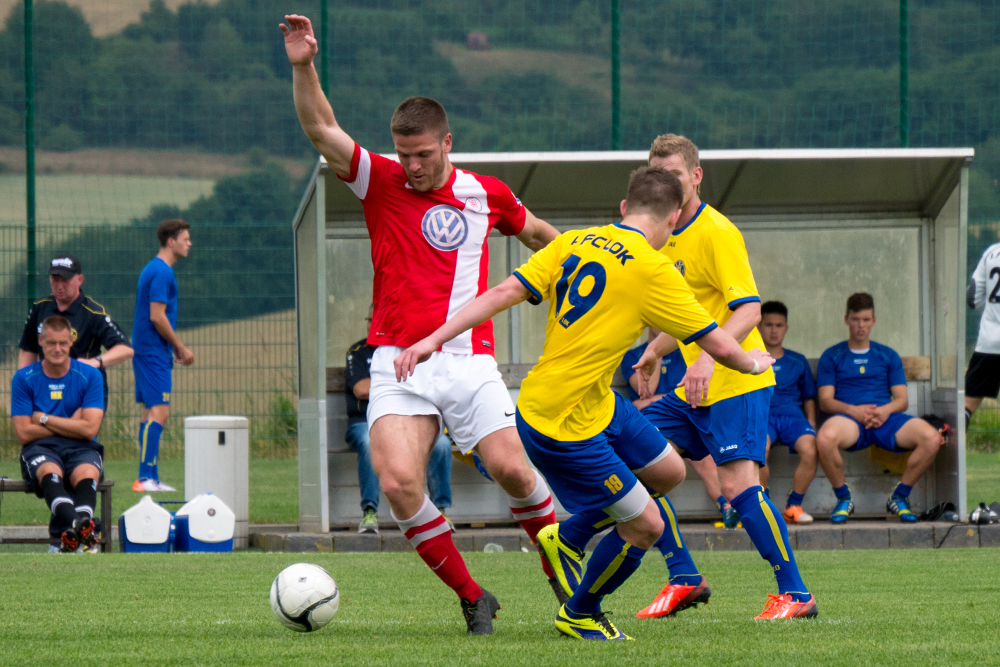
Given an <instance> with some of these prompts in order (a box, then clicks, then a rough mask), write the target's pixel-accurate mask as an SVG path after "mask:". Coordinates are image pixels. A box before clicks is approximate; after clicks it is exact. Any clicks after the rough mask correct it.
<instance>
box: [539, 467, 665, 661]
mask: <svg viewBox="0 0 1000 667" xmlns="http://www.w3.org/2000/svg"><path fill="white" fill-rule="evenodd" d="M606 511H607V513H608V514H609V515H610V516H611V517H612V518H613V519H615V520H616V521H618V526H617V527H616V529H615V530H612V531H610V532H609V533H608V534H607V535H606V536H605V537H604V539H602V540H601V541H600V543H599V544H598V545H597V548H596V549H594V553H593V554H592V555H591V557H590V560H589V561H588V563H587V569H586V570H585V571H584V575H583V580H582V581H581V582H580V585H579V586H578V587H577V589H576V592H575V593H573V597H571V598H570V599H569V601H568V602H567V603H566V604H564V605H563V606H562V607H561V608H560V609H559V613H558V614H557V615H556V622H555V625H556V629H557V630H559V632H561V633H562V634H564V635H567V636H569V637H574V638H577V639H597V640H602V641H608V640H620V639H631V637H629V636H627V635H625V634H624V633H623V632H621V631H620V630H618V629H617V628H616V627H615V626H614V625H613V624H612V623H611V622H610V621H609V620H608V619H607V617H606V616H605V615H604V614H603V613H602V612H601V600H602V599H603V598H604V596H606V595H609V594H610V593H612V592H614V591H615V590H616V589H617V588H618V587H619V586H621V585H622V584H623V583H624V582H625V581H626V580H627V579H628V578H629V576H631V575H632V573H633V572H635V571H636V570H637V569H638V568H639V565H640V563H641V562H642V557H643V555H644V554H645V553H646V549H648V548H649V547H651V546H652V545H653V544H654V543H655V542H656V540H657V539H659V537H660V534H661V533H662V532H663V521H662V520H661V519H660V514H659V511H658V510H657V509H656V506H655V505H654V503H653V501H652V499H651V498H650V497H649V495H648V494H647V493H646V491H645V489H644V488H643V487H642V485H640V484H635V485H634V486H633V487H632V489H631V490H630V491H629V492H628V493H627V494H626V495H625V496H624V497H622V498H621V500H619V501H618V502H616V503H615V504H614V505H612V506H610V507H608V508H606Z"/></svg>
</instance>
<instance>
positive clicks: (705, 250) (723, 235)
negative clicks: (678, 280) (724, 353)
mask: <svg viewBox="0 0 1000 667" xmlns="http://www.w3.org/2000/svg"><path fill="white" fill-rule="evenodd" d="M661 252H662V253H663V254H665V255H666V256H668V257H669V258H670V259H671V261H673V263H674V267H675V268H676V269H677V270H678V271H679V272H680V274H681V275H682V276H684V280H685V281H687V284H688V287H690V288H691V291H692V292H694V296H695V298H696V299H698V303H700V304H701V305H702V306H703V307H704V308H705V310H707V311H708V314H709V315H711V316H712V317H714V318H715V321H716V322H718V323H719V324H720V325H725V323H726V322H727V321H728V320H729V316H730V315H732V312H733V309H735V308H736V307H737V306H739V305H740V304H742V303H746V302H748V301H758V302H759V301H760V294H758V293H757V283H756V282H755V281H754V279H753V271H752V270H751V269H750V259H749V257H747V247H746V243H744V241H743V235H742V234H740V230H738V229H736V225H734V224H733V223H731V222H730V221H729V220H728V219H727V218H726V216H724V215H722V214H721V213H719V212H718V211H716V210H715V209H714V208H712V207H711V206H709V205H708V204H702V205H701V207H700V208H699V209H698V212H697V213H695V215H694V217H693V218H691V220H690V221H689V222H688V223H687V224H685V225H684V226H683V227H678V228H677V229H675V230H674V233H673V234H672V235H671V236H670V240H668V241H667V245H665V246H664V247H663V250H662V251H661ZM668 333H669V332H668ZM742 347H743V349H744V350H748V351H749V350H752V349H753V348H759V349H761V350H763V349H764V339H763V338H761V337H760V332H759V331H757V327H754V328H753V329H752V330H751V331H750V334H749V335H748V336H747V337H746V338H744V339H743V343H742ZM681 354H683V355H684V362H685V363H686V364H687V365H688V366H690V365H691V364H693V363H694V362H695V360H696V359H697V358H698V355H700V354H701V348H699V347H697V346H696V345H689V344H683V343H682V344H681ZM771 386H774V371H772V370H771V369H767V371H765V372H764V373H761V374H760V375H744V374H743V373H740V372H739V371H734V370H732V369H729V368H726V367H725V366H723V365H722V364H719V363H716V364H715V372H714V373H713V374H712V381H711V382H710V383H709V387H708V399H707V400H705V401H703V402H702V405H711V404H712V403H716V402H718V401H721V400H724V399H727V398H732V397H733V396H739V395H741V394H747V393H749V392H751V391H755V390H757V389H763V388H764V387H771ZM677 396H678V397H680V398H681V399H682V400H683V399H684V388H683V387H678V388H677Z"/></svg>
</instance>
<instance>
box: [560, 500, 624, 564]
mask: <svg viewBox="0 0 1000 667" xmlns="http://www.w3.org/2000/svg"><path fill="white" fill-rule="evenodd" d="M614 523H615V520H614V519H612V518H611V517H609V516H608V514H607V512H605V511H604V510H590V511H589V512H580V513H579V514H574V515H573V516H571V517H570V518H568V519H566V520H565V521H562V522H560V524H559V541H560V542H562V543H563V544H565V545H566V546H569V547H573V548H574V549H576V550H577V551H579V552H580V553H583V552H584V551H586V549H587V544H588V543H589V542H590V540H591V538H592V537H594V535H597V534H598V533H599V532H601V531H602V530H604V529H605V528H607V527H608V526H611V525H613V524H614Z"/></svg>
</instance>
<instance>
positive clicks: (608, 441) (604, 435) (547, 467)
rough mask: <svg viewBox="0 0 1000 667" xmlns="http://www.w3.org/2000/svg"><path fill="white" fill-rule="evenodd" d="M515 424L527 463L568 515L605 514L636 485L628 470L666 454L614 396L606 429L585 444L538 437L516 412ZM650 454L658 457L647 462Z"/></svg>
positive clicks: (624, 402) (631, 408) (666, 447)
mask: <svg viewBox="0 0 1000 667" xmlns="http://www.w3.org/2000/svg"><path fill="white" fill-rule="evenodd" d="M516 421H517V433H518V435H519V436H521V442H522V443H523V444H524V450H525V451H526V452H527V454H528V458H530V459H531V462H532V463H534V464H535V466H536V467H537V468H538V470H539V471H540V472H541V473H542V474H543V475H544V476H545V479H546V481H548V483H549V487H550V488H551V489H552V493H554V494H555V496H556V498H558V499H559V502H561V503H562V506H563V507H564V508H566V511H568V512H571V513H573V514H579V513H580V512H588V511H591V510H597V509H606V508H608V507H610V506H611V505H614V504H615V503H617V502H619V501H621V500H623V499H625V497H626V496H627V495H628V494H629V492H630V491H632V490H633V488H634V487H636V485H637V484H638V479H637V478H636V476H635V473H634V472H633V466H635V469H636V470H639V469H641V468H643V467H645V466H646V465H649V464H650V463H653V462H655V461H654V460H652V459H655V460H659V459H658V458H657V456H658V457H659V458H663V457H664V456H666V455H667V454H669V453H670V446H669V445H668V444H667V441H666V440H664V439H663V436H661V435H660V434H659V433H658V432H657V431H656V429H655V428H653V426H652V425H651V424H650V423H649V422H648V421H646V419H645V418H644V417H643V416H642V414H640V413H639V411H638V410H637V409H636V408H635V406H633V405H632V404H631V403H630V402H629V401H628V400H627V399H625V398H623V397H622V396H620V395H618V394H616V395H615V414H614V416H613V417H612V418H611V423H610V424H608V426H607V428H605V429H604V430H603V431H601V432H600V433H598V434H597V435H595V436H594V437H592V438H588V439H587V440H579V441H574V442H564V441H560V440H555V439H553V438H550V437H548V436H546V435H543V434H541V433H539V432H538V431H536V430H535V429H534V428H532V427H531V426H530V425H529V424H528V423H527V422H526V421H524V418H523V417H521V412H520V410H518V411H517V417H516ZM654 451H658V454H657V455H656V456H651V455H652V452H654ZM640 464H641V465H640ZM639 488H640V489H643V487H642V486H641V485H640V486H639ZM643 493H645V490H644V489H643ZM646 497H647V498H648V494H647V495H646Z"/></svg>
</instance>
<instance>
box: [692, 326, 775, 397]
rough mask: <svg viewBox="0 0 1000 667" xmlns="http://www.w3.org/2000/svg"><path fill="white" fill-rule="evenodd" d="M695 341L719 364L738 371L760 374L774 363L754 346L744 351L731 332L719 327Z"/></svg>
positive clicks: (767, 355) (766, 354)
mask: <svg viewBox="0 0 1000 667" xmlns="http://www.w3.org/2000/svg"><path fill="white" fill-rule="evenodd" d="M695 343H696V344H697V345H698V347H700V348H701V349H702V350H704V351H705V352H707V353H708V354H710V355H711V356H712V358H713V359H715V360H716V361H718V362H719V363H720V364H722V365H723V366H725V367H726V368H732V369H733V370H734V371H739V372H740V373H746V374H748V375H760V374H761V373H763V372H764V371H766V370H767V369H768V368H770V367H771V364H773V363H774V358H773V357H771V355H770V354H768V353H767V352H765V351H764V350H759V349H757V348H754V349H752V350H750V351H749V352H745V351H744V350H743V348H742V347H740V344H739V343H738V342H736V339H735V338H733V336H732V334H730V333H729V332H728V331H726V330H725V329H723V328H721V327H717V328H715V329H712V330H711V331H709V332H708V333H707V334H705V335H704V336H702V337H701V338H699V339H698V340H696V341H695ZM705 390H706V391H707V390H708V385H707V383H706V385H705Z"/></svg>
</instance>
